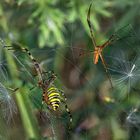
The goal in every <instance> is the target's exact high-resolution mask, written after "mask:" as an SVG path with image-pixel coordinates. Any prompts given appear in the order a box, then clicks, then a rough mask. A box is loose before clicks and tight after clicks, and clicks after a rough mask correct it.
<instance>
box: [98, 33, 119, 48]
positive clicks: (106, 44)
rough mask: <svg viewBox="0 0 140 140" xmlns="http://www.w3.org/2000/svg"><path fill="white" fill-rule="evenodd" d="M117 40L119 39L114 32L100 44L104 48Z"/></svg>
mask: <svg viewBox="0 0 140 140" xmlns="http://www.w3.org/2000/svg"><path fill="white" fill-rule="evenodd" d="M116 40H118V38H117V37H116V36H115V34H113V35H111V36H110V38H109V39H108V40H107V41H106V42H105V43H104V44H103V45H101V46H100V48H101V49H103V48H105V47H107V46H108V45H110V44H112V43H113V42H114V41H116Z"/></svg>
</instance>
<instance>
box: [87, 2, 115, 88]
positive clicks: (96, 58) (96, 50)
mask: <svg viewBox="0 0 140 140" xmlns="http://www.w3.org/2000/svg"><path fill="white" fill-rule="evenodd" d="M91 6H92V3H91V4H90V6H89V9H88V14H87V23H88V26H89V30H90V35H91V39H92V43H93V48H94V51H93V63H94V64H97V63H98V61H99V57H100V59H101V61H102V64H103V66H104V69H105V72H106V74H107V77H108V79H109V81H110V84H111V87H112V88H113V84H112V81H111V76H110V73H109V72H108V67H107V64H106V62H105V60H104V57H103V55H102V51H103V49H104V48H105V47H107V46H109V45H110V44H111V43H112V42H113V41H115V40H116V36H115V34H113V35H111V37H110V38H109V39H108V40H107V41H106V42H105V43H104V44H102V45H100V46H98V45H97V44H96V41H95V38H94V35H93V29H92V26H91V21H90V10H91Z"/></svg>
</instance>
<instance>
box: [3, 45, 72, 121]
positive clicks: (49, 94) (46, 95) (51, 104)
mask: <svg viewBox="0 0 140 140" xmlns="http://www.w3.org/2000/svg"><path fill="white" fill-rule="evenodd" d="M5 47H6V48H7V49H8V50H13V51H22V52H25V53H27V54H28V56H29V58H30V59H31V61H32V62H33V64H34V68H35V70H36V72H37V75H38V78H39V79H38V86H39V88H41V89H42V106H41V110H42V107H43V104H44V103H46V104H47V107H48V109H49V110H51V111H56V110H57V109H58V108H59V106H60V103H63V104H64V105H65V109H66V111H67V113H68V114H69V117H70V119H69V121H70V123H72V115H71V113H70V110H69V109H68V106H67V104H66V100H67V98H66V97H65V94H64V92H62V91H61V90H59V89H58V88H56V86H55V85H54V81H55V79H56V75H55V74H54V72H51V74H50V77H45V76H44V74H45V73H46V74H47V73H49V72H43V70H42V69H41V68H40V66H39V63H38V62H37V60H36V59H35V58H34V57H33V56H32V54H31V53H30V51H29V50H28V49H27V48H23V47H20V45H18V44H13V45H12V46H5Z"/></svg>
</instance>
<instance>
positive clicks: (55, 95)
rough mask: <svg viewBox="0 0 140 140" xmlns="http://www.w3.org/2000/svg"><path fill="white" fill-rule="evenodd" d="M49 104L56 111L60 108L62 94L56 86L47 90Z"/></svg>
mask: <svg viewBox="0 0 140 140" xmlns="http://www.w3.org/2000/svg"><path fill="white" fill-rule="evenodd" d="M47 96H48V102H49V104H50V106H51V107H52V109H53V110H54V111H56V110H57V108H59V104H60V102H61V100H60V93H59V91H58V89H57V88H56V87H54V86H51V87H49V88H48V90H47Z"/></svg>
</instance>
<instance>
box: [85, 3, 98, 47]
mask: <svg viewBox="0 0 140 140" xmlns="http://www.w3.org/2000/svg"><path fill="white" fill-rule="evenodd" d="M91 6H92V3H91V4H90V6H89V9H88V14H87V23H88V27H89V30H90V35H91V39H92V43H93V47H94V48H95V47H96V46H97V45H96V41H95V38H94V35H93V28H92V25H91V21H90V11H91Z"/></svg>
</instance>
